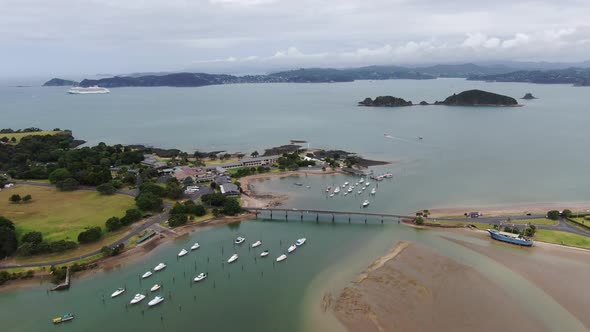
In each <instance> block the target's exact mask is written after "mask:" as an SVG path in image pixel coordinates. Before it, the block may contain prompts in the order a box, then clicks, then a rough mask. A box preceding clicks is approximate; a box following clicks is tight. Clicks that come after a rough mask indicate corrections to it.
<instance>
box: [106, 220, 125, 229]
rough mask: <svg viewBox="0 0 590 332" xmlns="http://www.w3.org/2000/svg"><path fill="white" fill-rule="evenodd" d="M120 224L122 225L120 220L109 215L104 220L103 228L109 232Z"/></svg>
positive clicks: (119, 226)
mask: <svg viewBox="0 0 590 332" xmlns="http://www.w3.org/2000/svg"><path fill="white" fill-rule="evenodd" d="M122 226H123V224H122V223H121V220H120V219H119V218H117V217H111V218H109V219H107V221H106V222H105V228H106V229H107V231H109V232H113V231H116V230H118V229H119V228H121V227H122Z"/></svg>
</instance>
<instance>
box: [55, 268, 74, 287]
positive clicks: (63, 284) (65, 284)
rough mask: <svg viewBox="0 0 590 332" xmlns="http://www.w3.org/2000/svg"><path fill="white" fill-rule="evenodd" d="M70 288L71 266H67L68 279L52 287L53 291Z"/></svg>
mask: <svg viewBox="0 0 590 332" xmlns="http://www.w3.org/2000/svg"><path fill="white" fill-rule="evenodd" d="M69 288H70V267H69V266H68V267H67V268H66V280H65V281H64V282H62V283H61V284H59V285H57V286H55V287H53V288H52V289H51V291H60V290H65V289H69Z"/></svg>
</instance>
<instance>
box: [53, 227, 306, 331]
mask: <svg viewBox="0 0 590 332" xmlns="http://www.w3.org/2000/svg"><path fill="white" fill-rule="evenodd" d="M306 241H307V239H306V238H300V239H297V241H295V243H294V244H292V245H291V246H289V248H288V249H287V253H289V254H290V253H292V252H294V251H295V250H296V249H297V248H299V247H300V246H302V245H303V244H304V243H305V242H306ZM244 242H246V238H244V237H242V236H238V237H237V238H236V239H235V240H234V243H235V244H237V245H240V244H243V243H244ZM261 245H262V241H260V240H257V241H255V242H253V243H252V244H251V245H250V247H252V248H258V247H260V246H261ZM199 248H200V245H199V243H195V244H194V245H193V246H191V248H190V249H191V251H193V250H197V249H199ZM188 253H189V251H188V250H186V249H184V248H183V249H182V250H181V251H180V252H179V253H178V257H179V258H180V257H184V256H186V255H187V254H188ZM269 254H270V252H269V251H268V250H266V249H265V250H263V251H262V252H260V257H267V256H268V255H269ZM285 259H287V255H286V254H284V253H283V254H281V255H280V256H278V257H277V258H276V261H277V262H282V261H284V260H285ZM237 260H238V254H236V253H234V254H233V255H231V256H230V257H229V259H228V260H227V263H229V264H231V263H233V262H235V261H237ZM165 268H166V264H165V263H159V264H158V265H156V266H155V267H154V268H153V271H152V270H149V271H146V272H145V273H144V274H142V275H141V278H142V279H147V278H149V277H151V276H152V275H153V274H154V273H156V272H159V271H162V270H163V269H165ZM207 276H208V275H207V273H204V272H201V273H199V274H198V275H197V276H196V277H194V278H193V280H194V281H195V282H199V281H202V280H205V279H206V278H207ZM161 287H162V285H161V284H155V285H154V286H152V288H150V292H156V291H158V290H159V289H160V288H161ZM123 293H125V288H117V290H115V291H114V292H113V293H112V294H111V298H115V297H117V296H119V295H121V294H123ZM146 297H147V296H146V295H144V294H141V293H137V294H135V296H134V297H133V298H132V299H131V301H129V304H137V303H139V302H141V301H143V300H144V299H145V298H146ZM163 301H164V297H163V296H161V295H157V296H155V297H154V298H153V299H151V300H150V301H149V302H148V306H150V307H152V306H155V305H157V304H160V303H162V302H163ZM70 316H71V318H70ZM73 317H74V316H73V315H71V314H67V315H64V317H58V318H55V319H54V320H53V322H54V323H55V324H57V323H61V322H62V321H67V320H71V319H73Z"/></svg>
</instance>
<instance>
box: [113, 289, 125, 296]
mask: <svg viewBox="0 0 590 332" xmlns="http://www.w3.org/2000/svg"><path fill="white" fill-rule="evenodd" d="M124 292H125V288H117V290H116V291H115V292H114V293H113V294H111V297H117V296H119V295H121V294H123V293H124Z"/></svg>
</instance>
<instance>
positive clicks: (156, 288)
mask: <svg viewBox="0 0 590 332" xmlns="http://www.w3.org/2000/svg"><path fill="white" fill-rule="evenodd" d="M161 287H162V286H161V285H160V284H155V285H153V286H152V288H150V291H151V292H155V291H157V290H158V289H160V288H161Z"/></svg>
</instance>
